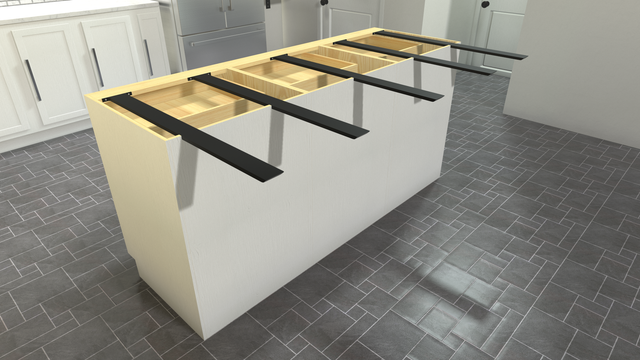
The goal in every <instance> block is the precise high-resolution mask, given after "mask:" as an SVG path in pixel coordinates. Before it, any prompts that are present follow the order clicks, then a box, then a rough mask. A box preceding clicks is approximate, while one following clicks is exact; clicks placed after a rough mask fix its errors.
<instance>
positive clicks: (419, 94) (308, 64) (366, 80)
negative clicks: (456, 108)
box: [271, 55, 444, 101]
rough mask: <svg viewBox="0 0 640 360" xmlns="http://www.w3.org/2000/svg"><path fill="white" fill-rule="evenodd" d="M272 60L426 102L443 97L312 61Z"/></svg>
mask: <svg viewBox="0 0 640 360" xmlns="http://www.w3.org/2000/svg"><path fill="white" fill-rule="evenodd" d="M271 59H272V60H278V61H282V62H286V63H289V64H293V65H297V66H300V67H304V68H307V69H311V70H315V71H320V72H323V73H327V74H330V75H335V76H339V77H342V78H346V79H348V78H353V80H355V81H357V82H361V83H363V84H367V85H371V86H375V87H379V88H382V89H385V90H390V91H394V92H397V93H400V94H404V95H409V96H413V97H416V98H419V99H423V100H427V101H436V100H438V99H440V98H442V97H444V95H442V94H437V93H434V92H430V91H426V90H422V89H417V88H414V87H411V86H406V85H402V84H398V83H394V82H391V81H386V80H382V79H377V78H374V77H371V76H367V75H362V74H358V73H355V72H352V71H347V70H342V69H338V68H334V67H331V66H327V65H323V64H318V63H316V62H313V61H308V60H303V59H298V58H295V57H291V56H289V55H280V56H276V57H273V58H271Z"/></svg>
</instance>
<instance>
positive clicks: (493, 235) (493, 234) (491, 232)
mask: <svg viewBox="0 0 640 360" xmlns="http://www.w3.org/2000/svg"><path fill="white" fill-rule="evenodd" d="M511 239H512V236H510V235H507V234H505V233H503V232H501V231H499V230H496V229H494V228H492V227H489V226H486V225H484V224H483V225H480V226H479V227H478V228H477V229H476V230H475V231H474V232H473V233H471V235H469V236H468V237H467V239H466V240H465V241H466V242H468V243H469V244H471V245H474V246H476V247H479V248H480V249H483V250H485V251H487V252H488V253H490V254H493V255H496V256H497V255H498V254H500V252H501V251H502V250H504V248H505V247H506V246H507V245H508V244H509V242H511Z"/></svg>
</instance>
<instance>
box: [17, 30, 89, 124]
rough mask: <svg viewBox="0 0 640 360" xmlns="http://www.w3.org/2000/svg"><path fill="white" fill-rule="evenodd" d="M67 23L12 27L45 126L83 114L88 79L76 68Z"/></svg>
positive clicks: (76, 63)
mask: <svg viewBox="0 0 640 360" xmlns="http://www.w3.org/2000/svg"><path fill="white" fill-rule="evenodd" d="M70 34H71V30H70V27H69V25H68V24H60V25H53V26H43V27H37V28H28V29H22V30H13V31H12V35H13V39H14V40H15V43H16V47H17V48H18V53H19V54H20V58H21V60H22V67H23V69H24V72H25V76H26V77H27V78H28V79H29V82H30V84H31V88H32V90H33V95H34V98H35V101H36V105H37V107H38V111H39V112H40V116H41V118H42V123H43V124H45V125H49V124H53V123H57V122H60V121H65V120H69V119H73V118H76V117H79V116H83V115H86V114H87V109H86V107H85V105H84V99H83V97H82V96H83V94H86V93H88V92H90V91H89V86H88V81H87V79H86V78H84V76H83V75H82V74H81V73H79V72H78V71H77V69H79V63H80V62H79V59H78V55H77V53H76V51H75V49H76V47H75V44H73V40H72V38H71V35H70Z"/></svg>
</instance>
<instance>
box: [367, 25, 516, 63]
mask: <svg viewBox="0 0 640 360" xmlns="http://www.w3.org/2000/svg"><path fill="white" fill-rule="evenodd" d="M373 34H374V35H382V36H389V37H394V38H398V39H404V40H411V41H417V42H422V43H425V44H433V45H440V46H451V47H452V48H454V49H460V50H466V51H472V52H477V53H482V54H487V55H494V56H499V57H504V58H508V59H514V60H522V59H525V58H527V55H521V54H516V53H511V52H506V51H499V50H491V49H485V48H481V47H477V46H470V45H462V44H453V43H450V42H446V41H440V40H435V39H427V38H423V37H418V36H411V35H405V34H398V33H394V32H390V31H385V30H382V31H376V32H374V33H373Z"/></svg>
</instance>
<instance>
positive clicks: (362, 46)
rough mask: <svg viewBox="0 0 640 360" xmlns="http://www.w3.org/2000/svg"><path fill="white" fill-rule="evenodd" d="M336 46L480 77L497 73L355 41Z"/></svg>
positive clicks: (338, 42)
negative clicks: (411, 60) (395, 57)
mask: <svg viewBox="0 0 640 360" xmlns="http://www.w3.org/2000/svg"><path fill="white" fill-rule="evenodd" d="M334 44H336V45H343V46H349V47H352V48H357V49H362V50H368V51H374V52H378V53H381V54H387V55H392V56H397V57H400V58H404V59H409V58H413V60H414V61H419V62H423V63H427V64H432V65H438V66H444V67H448V68H451V69H456V70H463V71H468V72H472V73H476V74H480V75H491V74H493V73H495V72H496V71H495V70H489V69H485V68H481V67H479V66H471V65H466V64H460V63H457V62H454V61H447V60H441V59H434V58H431V57H427V56H421V55H416V54H411V53H408V52H404V51H397V50H391V49H385V48H382V47H379V46H373V45H367V44H361V43H357V42H353V41H347V40H342V41H336V42H334Z"/></svg>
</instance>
